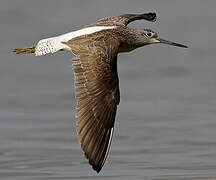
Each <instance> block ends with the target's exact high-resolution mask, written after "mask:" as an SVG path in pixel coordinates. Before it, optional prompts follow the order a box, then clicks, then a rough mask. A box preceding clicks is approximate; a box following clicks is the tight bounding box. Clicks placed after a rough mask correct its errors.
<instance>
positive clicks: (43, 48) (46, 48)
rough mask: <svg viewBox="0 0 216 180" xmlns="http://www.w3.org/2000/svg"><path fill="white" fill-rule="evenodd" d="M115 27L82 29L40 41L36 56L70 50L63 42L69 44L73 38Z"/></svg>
mask: <svg viewBox="0 0 216 180" xmlns="http://www.w3.org/2000/svg"><path fill="white" fill-rule="evenodd" d="M114 28H116V27H115V26H94V27H87V28H84V29H80V30H77V31H73V32H70V33H66V34H62V35H60V36H56V37H51V38H47V39H42V40H40V41H39V42H38V43H37V45H36V48H35V55H36V56H42V55H45V54H48V53H54V52H57V51H59V50H61V49H67V50H70V48H69V47H68V46H66V45H64V44H62V43H61V42H67V41H69V40H71V39H73V38H76V37H78V36H82V35H86V34H92V33H95V32H99V31H102V30H106V29H114Z"/></svg>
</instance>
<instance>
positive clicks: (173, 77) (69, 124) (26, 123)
mask: <svg viewBox="0 0 216 180" xmlns="http://www.w3.org/2000/svg"><path fill="white" fill-rule="evenodd" d="M215 8H216V1H214V0H205V1H201V0H189V1H188V0H181V1H177V0H145V1H144V0H133V1H132V0H91V1H88V0H61V1H59V0H45V1H44V0H36V1H33V0H13V1H8V0H0V42H1V43H0V179H1V180H3V179H4V180H7V179H8V180H13V179H16V180H25V179H26V180H27V179H28V180H30V179H31V180H32V179H37V180H38V179H96V178H98V179H117V180H127V179H128V180H131V179H133V180H136V179H164V180H165V179H166V180H167V179H168V180H169V179H170V180H171V179H172V180H173V179H175V180H176V179H177V180H178V179H180V180H181V179H184V180H185V179H214V178H216V46H215V44H216V38H215V37H216V36H215V32H216V12H215ZM151 11H152V12H156V13H157V15H158V18H157V21H156V22H155V23H152V22H146V21H136V22H133V23H131V24H130V25H129V27H132V28H150V29H152V30H154V31H156V32H158V34H159V36H160V37H161V38H164V39H168V40H172V41H175V42H179V43H182V44H186V45H188V46H189V49H181V48H177V47H171V46H167V45H162V44H157V45H151V46H146V47H143V48H139V49H137V50H135V51H133V52H131V53H127V54H120V55H119V56H118V69H119V78H120V90H121V102H120V105H119V109H118V114H117V117H116V124H115V125H116V126H115V132H114V138H113V142H112V146H111V150H110V153H109V156H108V159H107V162H106V163H105V166H104V168H103V169H102V171H101V173H100V174H96V173H95V172H94V171H93V170H92V169H91V167H90V166H89V165H88V163H87V161H86V159H85V158H84V156H83V153H82V151H81V148H80V145H79V144H78V142H77V136H76V129H75V126H76V122H75V117H74V116H75V99H74V87H73V83H74V76H73V72H72V70H71V62H70V61H69V60H70V59H71V58H72V55H71V54H70V53H68V52H66V53H65V52H59V53H56V54H51V55H46V56H44V57H35V56H34V55H15V54H13V53H12V50H13V49H14V48H17V47H23V46H31V45H33V44H36V43H37V41H38V40H40V39H43V38H47V37H52V36H56V35H59V34H63V33H66V32H70V31H72V30H76V29H79V28H81V27H82V26H84V25H86V24H89V23H91V22H94V21H96V20H97V19H100V18H103V17H105V16H111V15H117V14H124V13H144V12H151Z"/></svg>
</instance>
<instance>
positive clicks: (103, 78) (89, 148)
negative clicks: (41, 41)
mask: <svg viewBox="0 0 216 180" xmlns="http://www.w3.org/2000/svg"><path fill="white" fill-rule="evenodd" d="M64 44H66V45H68V46H69V47H70V48H71V50H72V51H73V53H75V54H76V55H77V56H76V57H75V58H74V59H73V68H74V73H75V86H76V98H77V107H76V119H77V133H78V138H79V141H80V143H81V147H82V149H83V151H84V152H85V156H86V158H87V159H88V160H89V163H90V164H91V165H92V167H93V169H94V170H96V171H97V172H99V171H100V170H101V168H102V167H103V165H104V162H105V160H106V157H107V153H108V151H109V147H110V143H111V138H112V134H113V128H114V121H115V115H116V109H117V105H118V104H119V99H120V94H119V83H118V75H117V53H118V48H119V41H118V40H117V39H115V37H112V36H111V35H110V34H109V33H107V34H106V33H105V32H103V33H100V32H98V33H97V35H94V34H93V35H88V37H84V38H82V37H78V38H76V39H74V40H71V41H69V42H67V43H64Z"/></svg>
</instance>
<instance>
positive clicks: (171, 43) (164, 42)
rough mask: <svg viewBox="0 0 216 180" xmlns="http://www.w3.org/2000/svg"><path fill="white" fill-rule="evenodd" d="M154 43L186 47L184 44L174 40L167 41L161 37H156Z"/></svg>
mask: <svg viewBox="0 0 216 180" xmlns="http://www.w3.org/2000/svg"><path fill="white" fill-rule="evenodd" d="M155 43H163V44H169V45H172V46H177V47H182V48H188V47H187V46H186V45H183V44H179V43H175V42H172V41H167V40H165V39H161V38H156V39H155Z"/></svg>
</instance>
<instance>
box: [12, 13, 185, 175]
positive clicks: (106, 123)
mask: <svg viewBox="0 0 216 180" xmlns="http://www.w3.org/2000/svg"><path fill="white" fill-rule="evenodd" d="M156 17H157V16H156V13H154V12H148V13H144V14H122V15H117V16H110V17H105V18H102V19H99V20H97V21H95V22H93V23H91V24H89V25H86V26H84V27H83V28H81V29H79V30H76V31H72V32H69V33H66V34H62V35H59V36H56V37H51V38H47V39H42V40H40V41H39V42H38V43H37V44H36V45H34V46H30V47H24V48H16V49H14V52H15V53H17V54H29V53H34V54H35V55H36V56H42V55H45V54H49V53H55V52H57V51H70V52H72V53H73V54H74V55H75V57H73V58H72V63H73V71H74V75H75V97H76V100H77V103H76V115H75V116H76V130H77V135H78V140H79V142H80V144H81V148H82V150H83V151H84V154H85V157H86V158H87V159H88V162H89V164H90V165H91V166H92V168H93V170H95V171H96V172H97V173H99V172H100V171H101V169H102V167H103V165H104V163H105V161H106V159H107V155H108V152H109V149H110V145H111V141H112V136H113V131H114V123H115V116H116V112H117V106H118V105H119V103H120V90H119V78H118V70H117V56H118V53H125V52H130V51H133V50H134V49H137V48H139V47H142V46H146V45H150V44H156V43H163V44H168V45H172V46H177V47H182V48H187V46H186V45H183V44H179V43H175V42H171V41H168V40H164V39H161V38H159V37H158V34H157V33H156V32H154V31H152V30H150V29H132V28H129V27H127V25H128V24H129V23H131V22H133V21H136V20H146V21H149V22H154V21H156Z"/></svg>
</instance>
